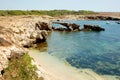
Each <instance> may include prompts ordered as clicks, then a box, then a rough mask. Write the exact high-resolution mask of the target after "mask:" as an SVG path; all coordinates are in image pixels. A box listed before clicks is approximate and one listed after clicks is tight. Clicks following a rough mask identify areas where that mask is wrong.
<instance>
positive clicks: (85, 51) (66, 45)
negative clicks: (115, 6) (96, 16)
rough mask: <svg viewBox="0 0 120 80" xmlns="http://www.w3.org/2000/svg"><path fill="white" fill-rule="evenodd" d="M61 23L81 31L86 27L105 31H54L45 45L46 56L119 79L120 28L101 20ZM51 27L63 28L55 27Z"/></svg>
mask: <svg viewBox="0 0 120 80" xmlns="http://www.w3.org/2000/svg"><path fill="white" fill-rule="evenodd" d="M62 22H69V23H75V24H78V25H80V29H82V28H83V25H84V24H90V25H99V26H101V27H102V28H105V31H100V32H95V31H71V32H69V31H52V32H50V33H49V35H48V38H47V42H46V43H45V44H46V46H47V48H45V49H44V50H46V51H47V52H48V53H47V54H49V55H51V56H54V57H56V58H58V59H59V60H62V61H66V62H67V63H68V64H70V65H71V66H72V67H75V68H77V69H92V70H93V71H94V72H96V73H98V74H100V75H116V76H120V24H117V23H116V21H101V20H65V21H62ZM108 22H109V23H108ZM52 26H54V27H64V26H62V25H60V24H55V23H53V24H52ZM41 51H42V49H41Z"/></svg>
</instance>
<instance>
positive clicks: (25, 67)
mask: <svg viewBox="0 0 120 80" xmlns="http://www.w3.org/2000/svg"><path fill="white" fill-rule="evenodd" d="M31 61H32V59H31V57H30V56H29V55H28V54H25V55H23V56H22V57H20V58H18V59H16V58H12V59H11V60H10V61H9V66H8V68H7V69H5V73H4V74H3V77H4V79H5V80H38V77H37V73H36V72H35V71H36V69H37V68H36V66H34V65H32V64H31Z"/></svg>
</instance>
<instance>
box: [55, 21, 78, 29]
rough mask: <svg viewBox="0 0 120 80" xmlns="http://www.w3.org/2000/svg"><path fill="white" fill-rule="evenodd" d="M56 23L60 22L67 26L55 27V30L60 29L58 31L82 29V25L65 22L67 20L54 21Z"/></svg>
mask: <svg viewBox="0 0 120 80" xmlns="http://www.w3.org/2000/svg"><path fill="white" fill-rule="evenodd" d="M54 23H56V24H60V25H63V26H65V27H66V28H61V27H60V28H53V29H55V30H58V31H76V30H78V31H79V30H80V29H79V27H80V25H77V24H75V23H65V22H54Z"/></svg>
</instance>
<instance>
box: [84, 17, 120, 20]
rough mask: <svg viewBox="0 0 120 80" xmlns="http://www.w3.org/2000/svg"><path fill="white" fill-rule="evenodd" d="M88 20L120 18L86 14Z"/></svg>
mask: <svg viewBox="0 0 120 80" xmlns="http://www.w3.org/2000/svg"><path fill="white" fill-rule="evenodd" d="M85 18H86V19H89V20H120V18H115V17H109V16H86V17H85Z"/></svg>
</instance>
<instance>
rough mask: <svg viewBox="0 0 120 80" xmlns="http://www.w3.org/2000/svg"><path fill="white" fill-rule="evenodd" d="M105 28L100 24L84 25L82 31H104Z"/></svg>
mask: <svg viewBox="0 0 120 80" xmlns="http://www.w3.org/2000/svg"><path fill="white" fill-rule="evenodd" d="M104 30H105V29H104V28H101V27H100V26H99V25H87V24H85V25H84V28H83V29H82V31H104Z"/></svg>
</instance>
